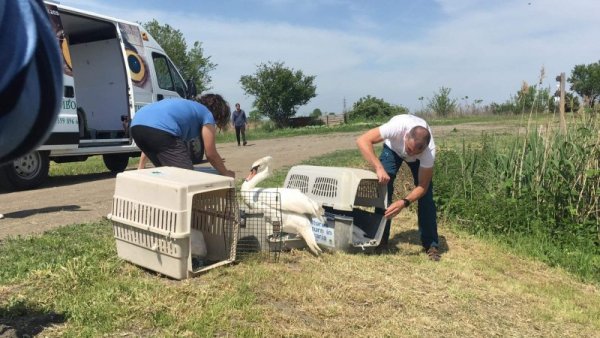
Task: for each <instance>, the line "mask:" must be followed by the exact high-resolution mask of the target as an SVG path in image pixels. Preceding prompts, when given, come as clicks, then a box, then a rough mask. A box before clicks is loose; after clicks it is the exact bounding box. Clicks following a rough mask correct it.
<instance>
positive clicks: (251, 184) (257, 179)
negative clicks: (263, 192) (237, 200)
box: [242, 168, 270, 190]
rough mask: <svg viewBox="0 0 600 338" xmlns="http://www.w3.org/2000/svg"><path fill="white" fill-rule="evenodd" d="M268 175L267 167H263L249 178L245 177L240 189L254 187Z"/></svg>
mask: <svg viewBox="0 0 600 338" xmlns="http://www.w3.org/2000/svg"><path fill="white" fill-rule="evenodd" d="M269 175H270V173H269V168H265V169H264V170H262V171H260V172H258V173H256V174H255V175H254V176H252V178H251V179H249V180H248V179H246V181H245V182H244V183H242V190H252V189H254V188H255V187H256V185H257V184H258V183H260V182H262V181H263V180H264V179H265V178H267V177H269Z"/></svg>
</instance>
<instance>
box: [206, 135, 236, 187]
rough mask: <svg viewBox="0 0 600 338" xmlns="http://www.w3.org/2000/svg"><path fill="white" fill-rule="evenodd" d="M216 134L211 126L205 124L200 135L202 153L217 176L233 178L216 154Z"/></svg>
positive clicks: (233, 175) (231, 172)
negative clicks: (202, 142)
mask: <svg viewBox="0 0 600 338" xmlns="http://www.w3.org/2000/svg"><path fill="white" fill-rule="evenodd" d="M216 133H217V130H216V128H215V126H214V125H212V124H206V125H204V126H203V127H202V130H201V134H202V141H204V153H205V154H206V159H207V160H208V162H210V164H211V165H212V166H213V167H214V168H215V169H217V171H218V172H219V174H221V175H223V176H229V177H233V178H235V173H234V172H233V171H231V170H228V169H227V168H226V167H225V163H223V159H222V158H221V155H219V153H218V152H217V145H216V142H215V138H216Z"/></svg>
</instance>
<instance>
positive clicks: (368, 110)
mask: <svg viewBox="0 0 600 338" xmlns="http://www.w3.org/2000/svg"><path fill="white" fill-rule="evenodd" d="M407 112H408V109H406V108H405V107H402V106H396V105H393V104H390V103H388V102H385V101H384V100H383V99H380V98H376V97H373V96H371V95H367V96H364V97H361V98H360V99H358V101H356V102H355V103H354V105H352V111H350V112H349V118H350V119H352V120H356V119H367V120H370V119H381V118H384V117H392V116H394V115H398V114H403V113H407Z"/></svg>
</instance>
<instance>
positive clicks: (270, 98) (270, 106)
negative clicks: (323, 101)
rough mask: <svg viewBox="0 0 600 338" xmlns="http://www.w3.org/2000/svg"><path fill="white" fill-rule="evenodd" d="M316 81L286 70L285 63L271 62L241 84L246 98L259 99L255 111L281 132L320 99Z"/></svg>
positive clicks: (259, 66)
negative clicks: (298, 112) (303, 108)
mask: <svg viewBox="0 0 600 338" xmlns="http://www.w3.org/2000/svg"><path fill="white" fill-rule="evenodd" d="M314 79H315V76H305V75H304V74H303V73H302V71H300V70H296V71H294V70H293V69H289V68H286V67H285V66H284V64H283V62H268V63H261V64H260V65H258V69H257V71H256V73H255V74H254V75H243V76H242V77H241V78H240V83H241V84H242V89H244V91H245V92H246V95H253V96H255V100H254V107H256V109H258V110H260V111H261V112H262V113H263V115H265V116H268V117H269V118H270V119H271V121H273V122H274V123H275V125H276V126H277V127H278V128H281V127H285V126H286V125H287V124H288V120H289V118H290V117H292V116H294V115H295V114H296V110H297V108H298V107H299V106H301V105H304V104H306V103H308V101H310V99H312V98H313V97H315V96H317V94H316V89H317V88H316V87H315V86H314V85H313V81H314Z"/></svg>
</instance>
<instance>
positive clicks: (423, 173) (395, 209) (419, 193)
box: [384, 167, 433, 218]
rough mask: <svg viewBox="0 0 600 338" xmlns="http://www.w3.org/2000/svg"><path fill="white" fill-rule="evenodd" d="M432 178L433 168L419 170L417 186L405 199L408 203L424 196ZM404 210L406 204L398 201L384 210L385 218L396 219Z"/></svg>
mask: <svg viewBox="0 0 600 338" xmlns="http://www.w3.org/2000/svg"><path fill="white" fill-rule="evenodd" d="M432 177H433V167H432V168H422V167H421V168H419V184H417V186H416V187H415V188H414V189H413V190H411V191H410V193H408V195H407V196H406V197H405V199H407V200H408V201H409V202H410V203H413V202H416V201H418V200H419V198H421V197H423V196H425V193H426V192H427V189H429V184H430V182H431V178H432ZM404 208H406V203H405V202H404V200H403V199H401V200H398V201H396V202H394V203H392V204H390V205H389V206H388V208H387V209H386V210H385V214H384V216H385V218H393V217H396V215H398V214H399V213H400V211H402V209H404Z"/></svg>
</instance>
